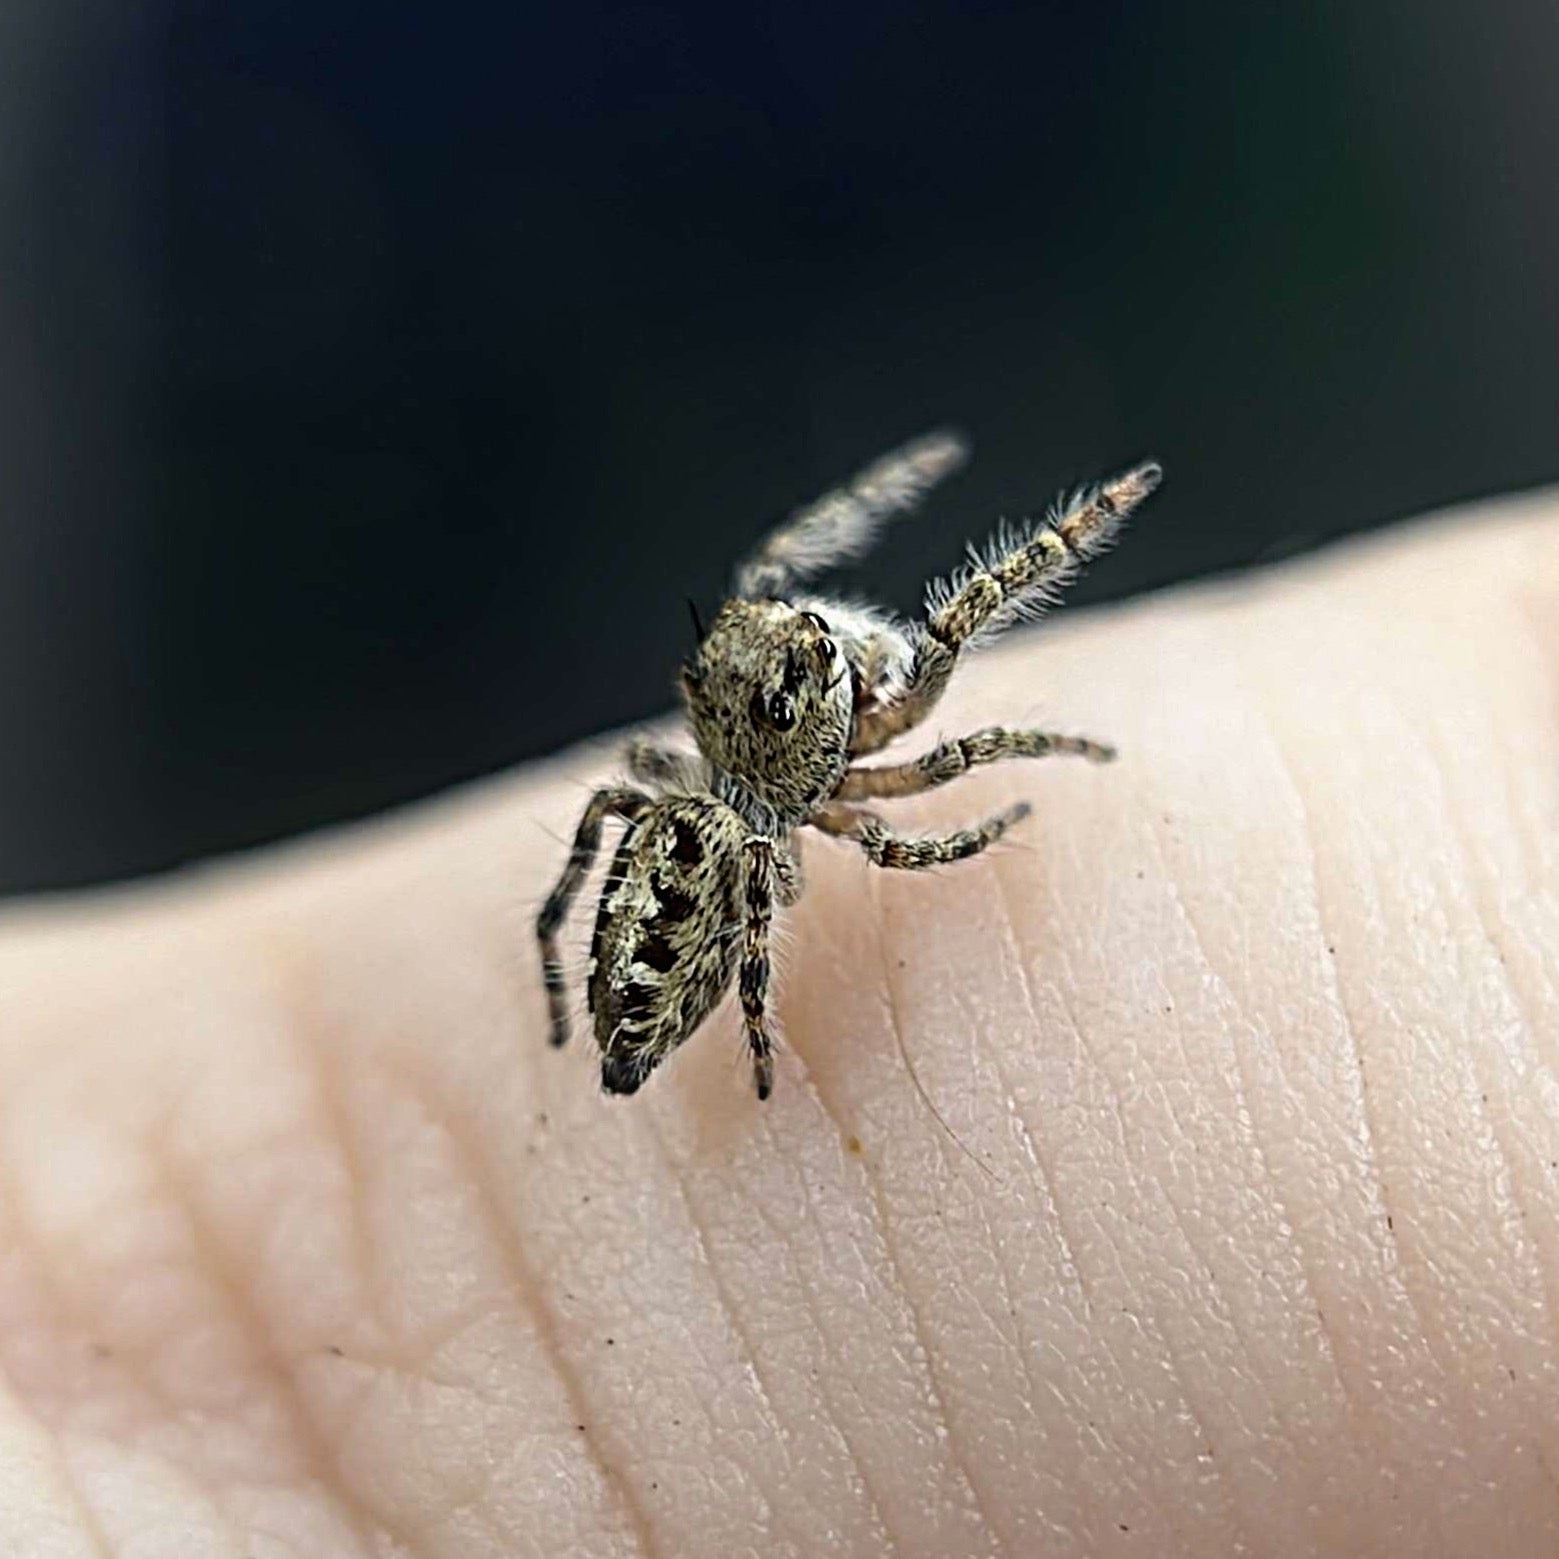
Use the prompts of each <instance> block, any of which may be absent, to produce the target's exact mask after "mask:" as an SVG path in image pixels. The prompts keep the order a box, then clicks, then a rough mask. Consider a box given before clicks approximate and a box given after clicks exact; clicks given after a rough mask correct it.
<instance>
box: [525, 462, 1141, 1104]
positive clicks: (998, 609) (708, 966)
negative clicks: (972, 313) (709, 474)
mask: <svg viewBox="0 0 1559 1559" xmlns="http://www.w3.org/2000/svg"><path fill="white" fill-rule="evenodd" d="M964 456H965V449H964V446H963V444H962V443H961V442H960V440H959V439H957V438H956V437H954V436H953V435H952V434H949V433H933V434H930V435H928V436H927V437H925V438H922V439H919V440H917V441H916V442H914V443H912V444H907V445H905V446H904V447H903V448H902V449H899V450H896V451H894V453H892V454H890V455H887V456H885V457H884V458H883V459H881V460H879V461H878V462H877V463H876V464H875V465H872V466H869V467H868V468H867V469H866V470H865V471H862V472H861V473H859V474H858V475H857V476H856V477H855V478H854V479H853V480H852V481H851V482H850V484H849V485H848V486H847V487H844V488H841V489H839V490H838V491H836V492H832V493H829V494H827V495H826V496H824V497H823V498H821V499H819V500H818V501H817V502H816V503H814V504H812V505H810V506H809V507H808V508H805V509H801V510H799V511H798V512H797V513H795V514H793V515H792V516H791V517H790V518H789V519H788V520H787V521H786V522H785V523H784V524H783V525H781V526H780V527H779V528H778V529H777V530H775V531H774V532H773V533H772V534H771V535H770V536H769V537H768V538H767V539H766V540H765V541H764V543H763V545H762V546H761V547H760V548H759V549H758V552H757V553H756V555H755V556H753V557H752V558H750V559H749V560H748V561H747V562H746V563H744V564H743V565H742V566H741V567H740V568H739V569H737V571H736V579H735V589H736V593H735V596H734V598H733V599H731V600H729V601H727V602H726V603H725V605H724V606H722V607H721V608H720V611H719V613H718V614H717V615H716V617H715V619H714V621H713V623H711V624H710V626H709V629H708V631H707V632H703V631H702V630H700V642H699V644H698V647H697V648H696V649H695V651H694V652H693V655H692V657H691V658H690V660H689V661H688V663H687V664H686V665H685V666H684V667H683V669H682V692H683V697H684V699H685V702H686V705H687V713H688V718H689V720H690V721H691V723H692V727H693V739H694V741H695V743H696V744H697V748H698V751H697V752H696V753H690V752H678V751H672V750H668V749H665V748H661V747H658V746H655V745H653V744H651V743H650V742H648V741H645V740H643V739H636V740H634V741H633V742H631V743H630V744H629V746H628V750H627V754H626V758H627V767H628V771H629V773H630V774H631V776H632V777H633V778H634V779H635V780H637V781H638V782H639V783H640V784H641V785H645V786H648V787H649V791H648V792H647V791H645V790H637V789H632V788H629V787H626V786H613V787H610V788H608V789H604V790H599V791H597V792H596V793H595V795H594V796H593V797H592V798H591V801H590V804H589V806H588V807H586V809H585V815H584V817H583V818H582V819H581V821H580V824H579V830H578V833H577V834H576V835H575V838H574V846H573V852H572V854H571V855H570V857H569V861H568V865H567V867H566V868H565V870H564V872H563V875H562V877H561V878H560V879H559V881H558V884H557V886H556V887H555V888H554V889H553V890H552V893H551V895H550V896H549V897H548V899H547V902H546V904H545V906H544V907H543V908H542V911H541V914H540V916H539V918H538V920H537V924H536V931H537V935H538V936H539V937H540V939H541V954H542V969H543V973H544V977H545V981H546V988H547V997H548V1001H549V1004H550V1008H551V1019H552V1043H553V1044H554V1045H561V1044H563V1043H564V1042H565V1041H566V1040H567V1038H568V1013H567V1006H566V998H565V994H564V981H563V964H562V961H561V960H560V958H559V955H558V945H557V933H558V929H559V927H560V925H561V924H562V921H563V918H564V916H565V915H566V914H567V913H568V909H569V906H570V904H571V903H572V902H573V900H574V897H575V895H576V894H577V893H578V892H579V888H580V885H581V884H582V883H583V881H584V879H585V876H586V874H587V873H588V872H589V870H590V867H591V865H592V863H593V862H594V860H595V857H596V852H597V850H598V849H599V848H600V843H601V826H602V823H603V822H604V821H605V819H606V818H608V817H611V816H615V817H619V818H621V819H622V820H623V822H624V823H626V824H627V831H626V833H625V834H624V835H623V838H622V842H621V843H620V844H619V845H618V847H617V855H616V857H615V859H614V860H613V862H612V868H611V872H610V874H609V876H608V877H607V880H606V885H605V888H604V890H603V892H602V895H601V901H600V905H599V908H598V909H597V912H596V920H595V935H594V938H593V940H592V942H591V947H590V966H589V977H588V985H587V996H588V1001H589V1007H590V1012H591V1014H592V1016H593V1018H594V1021H595V1037H596V1043H597V1044H598V1045H599V1046H600V1048H601V1082H602V1085H603V1087H605V1089H606V1090H607V1091H608V1092H609V1093H618V1094H631V1093H633V1092H635V1091H636V1090H637V1089H638V1088H639V1086H640V1085H641V1084H642V1083H643V1082H644V1080H645V1078H647V1077H648V1076H649V1075H650V1073H651V1072H653V1071H654V1070H655V1068H656V1067H657V1066H659V1065H660V1063H661V1062H662V1061H664V1060H665V1059H666V1057H667V1056H669V1055H670V1054H671V1052H672V1051H673V1050H675V1049H676V1048H677V1046H678V1045H680V1044H681V1043H682V1041H683V1040H685V1039H686V1038H687V1037H688V1036H689V1035H690V1034H691V1033H692V1032H693V1031H694V1029H696V1028H697V1027H698V1025H699V1024H700V1023H702V1022H703V1020H704V1018H705V1017H707V1016H708V1014H709V1012H710V1010H711V1009H712V1008H713V1007H714V1005H715V1003H716V1002H718V1001H719V999H720V997H721V996H722V995H723V994H724V992H725V991H726V989H727V988H728V987H729V985H730V982H731V977H732V975H733V974H736V975H737V976H738V987H739V990H740V995H741V1006H742V1016H743V1019H744V1021H745V1024H746V1033H747V1043H748V1046H749V1048H750V1049H751V1052H752V1065H753V1073H754V1076H755V1078H756V1081H757V1086H758V1097H759V1098H760V1099H766V1098H768V1096H769V1091H770V1089H771V1087H772V1085H773V1076H774V1064H773V1059H772V1049H773V1047H772V1041H771V1038H770V1032H769V1026H768V1021H767V1018H766V1016H765V1011H764V1008H765V1001H766V998H767V994H768V987H769V932H770V925H771V922H772V919H773V914H774V905H775V902H776V900H777V901H778V902H779V904H781V905H790V904H794V903H795V901H796V900H797V899H798V898H799V897H800V895H801V863H800V860H799V858H798V855H797V852H796V847H795V830H796V829H798V828H802V827H806V826H810V827H813V828H816V829H819V830H821V831H822V832H823V833H825V834H832V835H834V836H835V837H836V838H841V839H848V840H851V841H853V842H854V843H856V844H858V845H859V846H860V847H861V849H862V850H864V851H865V853H866V856H867V858H868V859H869V860H870V861H872V862H873V864H875V865H877V866H889V867H900V868H908V869H911V870H914V869H918V868H921V867H926V866H934V865H938V864H940V863H942V862H945V861H958V860H963V859H964V858H965V857H967V856H971V855H975V854H978V853H979V852H980V851H981V850H983V849H985V848H986V846H988V845H990V844H992V843H993V842H994V841H995V840H997V839H999V838H1000V837H1001V836H1002V834H1003V833H1004V832H1005V831H1006V830H1007V829H1008V828H1010V827H1011V826H1012V825H1013V824H1014V823H1016V822H1017V821H1018V820H1019V819H1020V818H1022V817H1025V816H1026V815H1027V814H1028V811H1029V808H1028V805H1027V804H1026V803H1020V804H1018V805H1017V806H1013V807H1009V808H1008V809H1007V810H1006V811H1005V812H1001V813H998V814H997V815H996V816H994V817H990V818H987V819H986V820H985V821H984V822H981V823H978V824H976V825H975V826H974V827H973V828H965V829H960V830H958V831H957V832H956V833H950V834H945V835H941V836H938V837H934V838H924V839H906V838H902V837H900V836H899V835H897V834H895V833H894V832H893V831H892V830H891V829H890V828H889V827H888V826H887V824H886V823H885V822H884V821H883V820H882V819H881V818H880V817H878V816H877V814H876V813H875V812H871V811H868V810H866V809H865V808H863V807H859V806H857V805H856V804H855V803H857V802H860V801H865V800H868V799H872V798H880V799H884V800H885V799H889V798H891V797H895V796H909V795H913V794H915V793H916V792H917V791H922V790H929V789H930V788H931V787H933V786H935V785H945V784H946V783H947V782H948V781H949V780H953V779H957V778H958V776H959V775H961V774H963V773H965V772H966V771H967V770H969V769H971V768H973V767H975V765H977V764H982V763H994V762H995V761H996V760H997V759H1000V758H1014V757H1022V758H1043V757H1046V756H1048V755H1049V754H1051V753H1076V754H1079V755H1080V756H1082V757H1084V758H1089V759H1092V760H1093V761H1094V762H1099V763H1102V762H1107V761H1108V760H1109V759H1111V758H1113V757H1114V756H1115V753H1114V749H1113V748H1110V747H1107V746H1104V745H1103V744H1102V743H1099V742H1091V741H1085V740H1083V739H1082V738H1080V737H1074V736H1057V735H1054V734H1052V733H1050V732H1047V731H1011V730H1004V729H1002V728H1001V727H992V728H990V729H989V730H984V731H976V732H975V733H974V734H973V735H972V736H965V737H961V738H960V739H959V740H957V741H951V742H943V743H941V744H940V745H939V746H937V747H934V748H933V749H932V750H931V751H930V752H928V753H926V754H925V755H924V756H923V757H920V758H916V759H913V760H912V761H910V762H907V763H897V764H891V765H887V766H868V767H857V766H856V765H855V760H856V759H857V758H860V757H862V756H864V755H865V754H867V753H874V752H877V751H879V750H880V749H881V748H883V747H884V746H886V745H887V744H888V742H890V741H891V740H893V738H894V737H896V736H898V735H900V734H901V733H903V732H905V731H908V730H910V729H912V728H913V727H914V726H917V725H919V724H920V723H921V721H923V720H924V719H925V718H926V716H927V715H929V714H930V713H931V711H932V709H933V708H934V707H935V706H936V703H937V700H938V699H939V698H941V696H942V693H943V691H944V689H945V688H946V687H947V684H948V679H949V678H950V677H951V676H952V674H953V668H954V667H955V666H956V664H957V662H958V656H959V653H960V651H962V650H964V649H967V648H971V647H973V646H974V645H976V644H977V643H979V642H981V641H982V640H984V639H985V638H987V637H989V636H991V635H993V634H994V633H996V632H997V631H998V630H999V629H1001V628H1003V627H1005V626H1006V625H1007V624H1008V623H1010V622H1012V621H1014V620H1015V619H1018V618H1022V617H1029V616H1033V615H1035V614H1036V613H1038V612H1039V611H1041V610H1042V609H1043V608H1044V607H1045V606H1046V605H1047V604H1048V603H1049V602H1050V601H1051V599H1052V598H1053V597H1054V595H1055V593H1056V591H1057V589H1058V588H1059V587H1060V586H1061V585H1063V584H1065V583H1066V582H1067V581H1068V580H1069V579H1070V578H1071V577H1072V575H1073V574H1075V573H1076V571H1077V569H1078V568H1079V566H1080V565H1081V564H1083V563H1084V562H1085V561H1087V560H1088V559H1089V558H1091V557H1093V556H1094V555H1095V554H1096V553H1098V552H1099V551H1100V550H1102V549H1103V547H1104V546H1105V545H1106V544H1107V543H1108V542H1109V540H1110V539H1111V537H1112V536H1113V535H1114V534H1115V532H1116V530H1117V529H1118V528H1119V527H1120V525H1121V522H1122V521H1123V520H1124V519H1125V518H1126V516H1127V515H1128V514H1130V513H1131V511H1132V510H1133V509H1135V508H1136V507H1137V505H1138V504H1140V503H1141V502H1142V501H1143V500H1144V499H1145V498H1146V497H1147V496H1148V495H1149V494H1150V493H1151V492H1152V491H1153V490H1154V488H1156V487H1157V486H1158V483H1159V476H1160V472H1159V468H1158V466H1157V465H1154V464H1147V465H1140V466H1137V467H1135V468H1134V469H1133V470H1130V471H1127V472H1125V473H1123V474H1122V475H1120V476H1117V477H1114V478H1112V479H1111V480H1109V481H1107V482H1104V483H1103V484H1101V485H1100V486H1099V487H1097V488H1095V489H1092V490H1090V491H1086V492H1082V493H1079V494H1077V495H1076V496H1075V497H1073V498H1071V499H1070V500H1069V501H1066V502H1064V503H1060V504H1058V505H1057V506H1056V507H1055V508H1053V509H1052V510H1051V511H1050V513H1049V515H1048V516H1046V517H1045V518H1044V519H1043V520H1040V521H1037V522H1035V523H1033V524H1030V525H1027V526H1025V527H1024V528H1022V529H1021V530H1018V531H1009V530H1007V529H1005V528H1003V529H1002V530H1001V531H1000V532H999V533H998V534H997V536H996V538H995V539H994V540H993V541H992V542H991V544H990V546H989V547H988V548H987V549H986V551H985V552H984V553H983V554H980V553H973V552H971V553H970V561H969V563H968V564H967V565H966V566H965V567H964V568H963V569H962V570H960V571H959V572H958V573H957V574H956V575H955V576H954V577H953V579H952V580H951V581H950V582H945V583H944V582H939V583H937V584H934V585H932V586H931V588H930V589H929V590H928V591H927V594H926V608H927V615H926V619H925V621H924V622H916V623H910V624H902V623H899V622H896V621H895V620H894V619H893V618H892V617H890V616H889V615H887V614H886V613H885V612H881V611H878V610H877V609H875V608H873V607H869V606H861V605H856V604H854V603H847V602H842V601H835V600H831V599H827V598H825V597H820V596H812V595H808V594H805V593H801V594H797V593H794V591H793V587H794V586H795V585H797V584H799V583H800V582H801V581H802V580H805V579H809V578H811V577H812V576H813V575H815V574H818V573H821V572H822V571H823V570H824V569H825V568H827V567H829V566H830V565H831V564H835V563H838V562H839V561H840V560H842V559H845V558H853V557H857V556H859V555H860V554H861V553H862V552H864V551H865V550H866V548H867V546H868V545H869V544H870V542H871V540H872V538H873V535H874V533H875V532H876V530H877V529H878V527H879V526H880V525H881V523H882V522H883V521H884V520H886V519H887V518H888V517H889V516H890V515H892V514H895V513H897V512H900V511H903V510H905V509H908V508H911V507H912V506H913V505H914V504H915V503H917V502H918V501H919V500H920V498H921V497H922V496H923V495H924V494H925V492H926V491H927V490H928V489H929V488H930V487H931V486H933V484H935V483H936V482H938V481H940V480H941V479H942V478H943V477H944V476H946V475H947V474H948V473H949V472H950V471H952V470H954V469H955V468H956V467H957V466H959V465H960V464H961V463H962V462H963V459H964ZM651 792H652V793H651ZM738 970H739V973H738Z"/></svg>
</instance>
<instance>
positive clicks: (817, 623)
mask: <svg viewBox="0 0 1559 1559" xmlns="http://www.w3.org/2000/svg"><path fill="white" fill-rule="evenodd" d="M801 620H802V621H803V622H809V623H811V624H812V626H813V627H814V628H816V629H817V631H818V632H819V633H827V632H828V624H827V623H826V622H825V621H824V620H823V618H821V617H820V616H818V614H817V613H816V612H803V613H802V614H801Z"/></svg>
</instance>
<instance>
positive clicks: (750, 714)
mask: <svg viewBox="0 0 1559 1559" xmlns="http://www.w3.org/2000/svg"><path fill="white" fill-rule="evenodd" d="M682 691H683V694H684V696H685V697H686V699H687V707H688V716H689V718H690V719H691V720H692V723H693V731H694V734H695V736H696V737H697V740H698V746H699V750H700V751H701V752H702V753H703V754H704V756H705V757H707V758H709V759H710V760H711V761H712V762H713V763H715V764H717V765H718V766H719V767H720V768H722V769H725V770H726V771H727V772H728V773H730V774H733V775H735V776H736V778H738V779H739V780H741V781H742V783H743V784H745V785H746V786H747V788H748V789H749V790H750V791H752V793H753V794H754V795H755V796H756V797H757V798H758V799H759V800H760V801H764V802H767V803H768V805H770V806H772V807H773V808H774V809H775V810H776V811H777V812H778V813H780V815H781V816H782V817H785V818H787V819H794V820H800V819H801V818H803V817H805V816H806V815H807V814H808V813H810V812H811V811H812V809H813V808H814V807H816V806H817V805H818V804H819V803H820V802H822V801H824V800H826V799H827V797H828V796H830V795H831V794H832V793H833V790H834V788H835V786H837V785H838V783H839V778H840V776H841V775H842V774H843V773H844V770H845V766H846V764H847V763H848V762H849V741H850V721H851V714H852V711H853V708H854V700H855V694H854V688H853V686H852V678H851V676H850V669H849V666H848V665H847V664H846V662H845V658H844V655H843V653H842V652H841V650H840V648H839V645H838V643H837V642H836V640H835V639H834V637H833V636H832V633H831V630H830V628H829V625H828V623H827V622H826V621H825V620H824V619H823V618H822V617H821V616H819V614H818V613H816V612H814V611H807V610H802V609H801V608H799V607H795V606H791V605H789V604H788V603H787V602H784V601H743V600H737V601H727V602H726V604H725V605H724V606H723V607H721V609H720V613H719V615H718V616H717V617H716V618H715V620H714V622H713V623H711V624H710V626H709V632H708V633H707V634H706V635H705V636H704V639H703V642H702V643H700V644H699V646H698V648H697V649H696V650H695V651H694V652H693V656H692V659H691V660H690V661H689V662H688V664H687V665H686V666H685V667H684V668H683V672H682Z"/></svg>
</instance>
